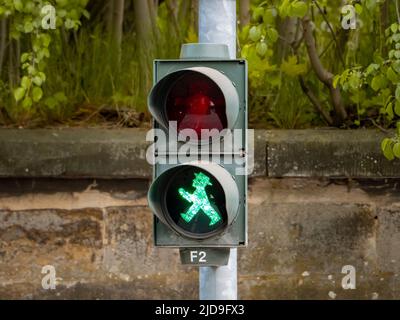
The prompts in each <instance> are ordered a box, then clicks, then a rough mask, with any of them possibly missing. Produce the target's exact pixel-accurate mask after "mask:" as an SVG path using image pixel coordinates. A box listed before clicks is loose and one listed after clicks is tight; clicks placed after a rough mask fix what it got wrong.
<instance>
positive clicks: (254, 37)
mask: <svg viewBox="0 0 400 320" xmlns="http://www.w3.org/2000/svg"><path fill="white" fill-rule="evenodd" d="M260 38H261V31H260V28H258V27H256V26H253V27H251V28H250V31H249V39H250V40H251V41H254V42H257V41H258V40H260Z"/></svg>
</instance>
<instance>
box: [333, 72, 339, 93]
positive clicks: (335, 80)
mask: <svg viewBox="0 0 400 320" xmlns="http://www.w3.org/2000/svg"><path fill="white" fill-rule="evenodd" d="M339 80H340V75H339V74H338V75H336V76H335V77H334V78H333V88H334V89H336V88H337V85H338V83H339Z"/></svg>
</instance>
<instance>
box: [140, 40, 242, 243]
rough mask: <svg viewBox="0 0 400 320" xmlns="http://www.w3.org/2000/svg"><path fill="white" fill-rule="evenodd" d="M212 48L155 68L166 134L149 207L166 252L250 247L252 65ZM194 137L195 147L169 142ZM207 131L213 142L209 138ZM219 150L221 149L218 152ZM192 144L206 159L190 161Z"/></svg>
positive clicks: (193, 48) (157, 152)
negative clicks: (249, 101)
mask: <svg viewBox="0 0 400 320" xmlns="http://www.w3.org/2000/svg"><path fill="white" fill-rule="evenodd" d="M205 46H206V45H201V44H196V45H186V46H184V47H183V52H188V51H189V54H185V53H184V54H183V57H182V59H179V60H156V61H155V62H154V86H153V88H152V90H151V92H150V94H149V98H148V105H149V111H150V112H151V114H152V115H153V118H154V122H153V125H154V129H156V130H158V131H157V132H158V134H157V133H156V134H155V141H154V145H153V148H152V149H151V150H152V153H153V156H154V158H153V161H154V167H153V169H154V170H153V183H152V185H151V187H150V189H149V193H148V201H149V206H150V208H151V209H152V211H153V213H154V214H155V219H154V241H155V245H156V246H159V247H181V248H197V247H202V248H209V247H226V248H229V247H240V246H245V245H246V244H247V206H246V197H247V176H246V155H247V63H246V61H245V60H241V59H238V60H230V59H229V58H228V56H227V55H226V54H225V53H226V52H227V50H225V48H224V47H223V45H220V46H218V47H217V46H216V45H211V47H207V46H206V47H205ZM207 48H210V49H211V50H207ZM215 48H217V49H218V50H219V49H222V50H220V51H218V50H217V51H215V50H214V49H215ZM187 49H189V50H187ZM198 52H203V54H200V55H196V54H193V53H198ZM204 52H208V53H210V52H224V53H223V54H215V56H211V57H210V56H207V55H204ZM188 129H190V130H192V132H194V133H195V139H192V140H190V141H189V142H186V141H180V142H177V143H176V145H175V146H174V147H171V145H170V144H169V143H168V141H169V140H168V139H171V140H174V139H176V138H177V137H180V135H181V134H182V133H184V132H185V131H187V130H188ZM202 130H210V131H209V133H211V134H209V135H207V136H206V138H204V137H203V136H201V133H202V132H203V131H202ZM234 130H237V131H236V132H235V131H234ZM234 132H235V133H234ZM160 134H164V135H165V137H167V139H166V140H163V139H161V138H160V137H159V136H158V135H160ZM192 138H193V137H192ZM202 138H203V139H202ZM211 143H213V144H214V146H215V145H217V146H219V147H220V148H217V151H215V149H214V148H212V149H211V150H210V148H209V146H210V145H211ZM184 144H189V145H191V149H190V150H192V151H193V150H194V149H197V150H198V153H196V154H195V155H193V154H190V155H188V154H187V150H188V149H187V148H185V149H184V150H185V151H182V150H181V146H182V145H184ZM172 145H174V143H172ZM226 145H228V146H229V147H230V148H228V150H227V149H226ZM182 149H183V148H182ZM221 149H223V151H221ZM170 160H176V162H173V161H170Z"/></svg>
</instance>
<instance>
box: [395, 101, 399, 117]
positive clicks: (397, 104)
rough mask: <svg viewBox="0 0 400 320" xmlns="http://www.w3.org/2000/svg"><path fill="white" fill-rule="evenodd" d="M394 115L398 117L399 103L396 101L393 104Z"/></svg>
mask: <svg viewBox="0 0 400 320" xmlns="http://www.w3.org/2000/svg"><path fill="white" fill-rule="evenodd" d="M394 113H395V114H396V115H398V116H399V117H400V101H396V103H395V104H394Z"/></svg>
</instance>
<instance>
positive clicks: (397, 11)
mask: <svg viewBox="0 0 400 320" xmlns="http://www.w3.org/2000/svg"><path fill="white" fill-rule="evenodd" d="M394 3H395V4H396V14H397V22H398V23H400V10H399V0H395V2H394Z"/></svg>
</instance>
